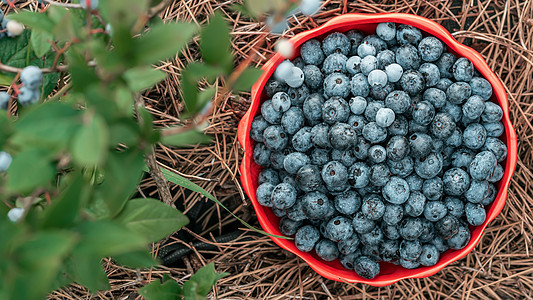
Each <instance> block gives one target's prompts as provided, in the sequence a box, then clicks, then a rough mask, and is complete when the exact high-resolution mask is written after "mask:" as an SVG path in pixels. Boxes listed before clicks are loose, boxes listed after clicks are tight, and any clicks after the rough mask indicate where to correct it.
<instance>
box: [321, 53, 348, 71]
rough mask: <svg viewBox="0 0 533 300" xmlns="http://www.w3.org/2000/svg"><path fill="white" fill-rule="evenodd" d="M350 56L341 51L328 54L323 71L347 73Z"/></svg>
mask: <svg viewBox="0 0 533 300" xmlns="http://www.w3.org/2000/svg"><path fill="white" fill-rule="evenodd" d="M347 60H348V58H347V57H346V56H345V55H344V54H341V53H332V54H331V55H328V56H327V57H326V59H325V60H324V63H323V64H322V71H323V72H324V74H326V75H328V74H331V73H335V72H336V73H338V72H341V73H346V63H347Z"/></svg>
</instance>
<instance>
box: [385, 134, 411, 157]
mask: <svg viewBox="0 0 533 300" xmlns="http://www.w3.org/2000/svg"><path fill="white" fill-rule="evenodd" d="M408 154H409V143H408V141H407V138H405V137H404V136H393V137H391V138H390V139H389V141H388V143H387V157H388V158H389V159H390V160H391V161H400V160H402V159H404V158H405V157H406V156H407V155H408Z"/></svg>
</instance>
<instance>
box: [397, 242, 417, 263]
mask: <svg viewBox="0 0 533 300" xmlns="http://www.w3.org/2000/svg"><path fill="white" fill-rule="evenodd" d="M399 253H400V257H401V258H402V259H405V260H411V261H414V260H417V259H418V257H419V256H420V253H422V244H421V243H420V241H418V240H404V241H402V242H401V243H400V248H399Z"/></svg>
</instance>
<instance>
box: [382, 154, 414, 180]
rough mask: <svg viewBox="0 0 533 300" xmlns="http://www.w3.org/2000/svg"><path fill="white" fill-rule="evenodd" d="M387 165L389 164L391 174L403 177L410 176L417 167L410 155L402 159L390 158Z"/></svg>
mask: <svg viewBox="0 0 533 300" xmlns="http://www.w3.org/2000/svg"><path fill="white" fill-rule="evenodd" d="M387 165H388V166H389V169H390V172H391V174H394V175H397V176H400V177H402V178H404V177H407V176H409V175H410V174H411V173H412V172H413V170H414V167H415V164H414V162H413V159H412V158H411V157H410V156H407V157H405V158H404V159H402V160H400V161H392V160H388V161H387Z"/></svg>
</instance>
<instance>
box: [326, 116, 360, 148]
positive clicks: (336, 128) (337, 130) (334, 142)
mask: <svg viewBox="0 0 533 300" xmlns="http://www.w3.org/2000/svg"><path fill="white" fill-rule="evenodd" d="M328 138H329V142H330V143H331V146H332V147H333V148H335V149H338V150H346V149H348V148H350V147H353V146H355V144H356V143H357V134H356V132H355V129H354V128H353V127H352V126H351V125H348V124H346V123H336V124H335V125H333V126H331V128H330V130H329V133H328Z"/></svg>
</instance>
